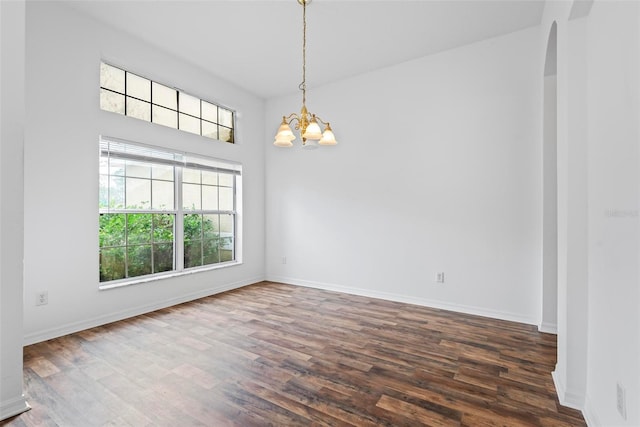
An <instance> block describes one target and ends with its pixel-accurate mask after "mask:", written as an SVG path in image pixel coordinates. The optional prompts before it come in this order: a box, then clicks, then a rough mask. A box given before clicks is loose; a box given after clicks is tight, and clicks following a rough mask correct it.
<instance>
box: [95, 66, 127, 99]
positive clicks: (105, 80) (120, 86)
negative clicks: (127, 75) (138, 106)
mask: <svg viewBox="0 0 640 427" xmlns="http://www.w3.org/2000/svg"><path fill="white" fill-rule="evenodd" d="M100 87H103V88H106V89H111V90H115V91H116V92H120V93H124V70H121V69H119V68H116V67H112V66H111V65H107V64H105V63H104V62H101V63H100Z"/></svg>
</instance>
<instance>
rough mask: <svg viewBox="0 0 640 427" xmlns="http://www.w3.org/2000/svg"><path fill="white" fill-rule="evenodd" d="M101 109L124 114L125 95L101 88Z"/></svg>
mask: <svg viewBox="0 0 640 427" xmlns="http://www.w3.org/2000/svg"><path fill="white" fill-rule="evenodd" d="M100 109H101V110H105V111H112V112H114V113H118V114H124V95H120V94H118V93H113V92H109V91H108V90H104V89H100Z"/></svg>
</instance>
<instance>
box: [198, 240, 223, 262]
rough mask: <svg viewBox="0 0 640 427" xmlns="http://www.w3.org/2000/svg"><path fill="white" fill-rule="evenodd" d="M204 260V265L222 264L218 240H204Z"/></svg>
mask: <svg viewBox="0 0 640 427" xmlns="http://www.w3.org/2000/svg"><path fill="white" fill-rule="evenodd" d="M202 258H203V260H202V264H203V265H208V264H216V263H218V262H220V255H219V251H218V239H210V240H203V242H202Z"/></svg>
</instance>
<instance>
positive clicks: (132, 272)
mask: <svg viewBox="0 0 640 427" xmlns="http://www.w3.org/2000/svg"><path fill="white" fill-rule="evenodd" d="M152 272H153V270H152V268H151V245H139V246H128V247H127V276H128V277H137V276H142V275H145V274H151V273H152Z"/></svg>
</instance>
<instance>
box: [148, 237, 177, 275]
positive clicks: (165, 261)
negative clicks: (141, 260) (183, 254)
mask: <svg viewBox="0 0 640 427" xmlns="http://www.w3.org/2000/svg"><path fill="white" fill-rule="evenodd" d="M173 269H174V267H173V243H160V244H155V245H153V272H154V273H160V272H163V271H171V270H173Z"/></svg>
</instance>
